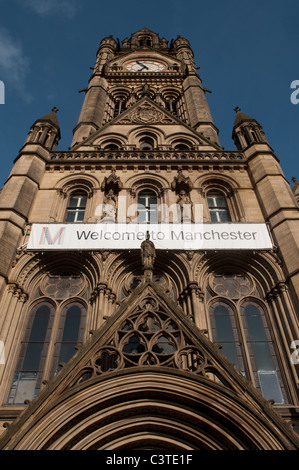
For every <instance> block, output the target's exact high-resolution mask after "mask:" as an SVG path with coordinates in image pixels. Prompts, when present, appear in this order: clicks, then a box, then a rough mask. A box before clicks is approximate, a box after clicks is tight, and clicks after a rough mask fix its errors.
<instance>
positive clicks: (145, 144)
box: [139, 137, 155, 150]
mask: <svg viewBox="0 0 299 470" xmlns="http://www.w3.org/2000/svg"><path fill="white" fill-rule="evenodd" d="M139 145H140V149H141V150H154V147H155V142H154V139H152V138H151V137H143V138H142V139H140V142H139Z"/></svg>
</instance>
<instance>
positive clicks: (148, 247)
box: [141, 231, 156, 270]
mask: <svg viewBox="0 0 299 470" xmlns="http://www.w3.org/2000/svg"><path fill="white" fill-rule="evenodd" d="M155 259H156V249H155V245H154V243H153V242H152V241H151V240H150V233H149V231H147V232H146V239H145V240H144V241H143V242H142V243H141V262H142V266H143V269H144V270H145V269H151V270H153V268H154V262H155Z"/></svg>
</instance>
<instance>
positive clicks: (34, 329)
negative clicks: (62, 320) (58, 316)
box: [8, 302, 54, 404]
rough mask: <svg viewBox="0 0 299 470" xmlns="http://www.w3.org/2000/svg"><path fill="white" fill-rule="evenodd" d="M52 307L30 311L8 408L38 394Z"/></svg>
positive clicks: (36, 308)
mask: <svg viewBox="0 0 299 470" xmlns="http://www.w3.org/2000/svg"><path fill="white" fill-rule="evenodd" d="M53 317H54V307H53V305H52V304H51V303H49V302H42V303H40V304H38V305H37V306H36V307H34V308H33V310H32V312H31V315H30V319H29V324H28V327H27V331H26V334H25V339H24V342H23V344H22V348H21V353H20V357H19V361H18V364H17V368H16V372H15V375H14V378H13V384H12V388H11V392H10V396H9V400H8V403H9V404H23V403H24V401H25V400H32V399H33V398H34V397H35V396H36V395H37V394H38V393H39V391H40V387H41V382H42V378H43V370H44V366H45V360H46V357H47V352H48V347H49V340H50V334H51V327H52V323H53Z"/></svg>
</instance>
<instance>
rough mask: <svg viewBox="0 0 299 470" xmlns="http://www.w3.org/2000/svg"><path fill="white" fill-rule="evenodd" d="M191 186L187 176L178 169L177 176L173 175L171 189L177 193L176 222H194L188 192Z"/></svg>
mask: <svg viewBox="0 0 299 470" xmlns="http://www.w3.org/2000/svg"><path fill="white" fill-rule="evenodd" d="M192 188H193V185H192V182H191V180H190V177H189V176H184V175H183V172H182V169H181V168H179V169H178V176H175V177H174V180H173V182H172V183H171V189H172V190H173V191H174V192H175V193H176V194H177V196H178V198H177V205H178V222H187V223H188V222H189V223H190V222H194V218H193V203H192V200H191V197H190V192H191V190H192Z"/></svg>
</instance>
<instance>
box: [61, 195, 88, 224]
mask: <svg viewBox="0 0 299 470" xmlns="http://www.w3.org/2000/svg"><path fill="white" fill-rule="evenodd" d="M86 202H87V194H86V193H85V192H84V191H76V192H74V193H72V194H71V196H70V199H69V204H68V208H67V211H66V216H65V222H83V220H84V214H85V209H86Z"/></svg>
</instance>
